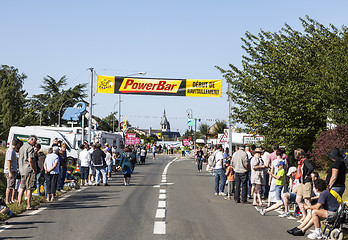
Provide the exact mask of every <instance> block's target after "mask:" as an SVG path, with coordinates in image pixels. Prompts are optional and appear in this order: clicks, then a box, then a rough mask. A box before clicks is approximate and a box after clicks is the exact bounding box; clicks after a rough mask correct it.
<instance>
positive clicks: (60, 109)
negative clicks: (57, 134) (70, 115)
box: [58, 99, 70, 127]
mask: <svg viewBox="0 0 348 240" xmlns="http://www.w3.org/2000/svg"><path fill="white" fill-rule="evenodd" d="M69 101H70V99H69V100H66V101H65V102H63V104H62V105H60V108H59V112H58V127H60V112H61V111H62V107H63V105H64V104H65V103H67V102H69Z"/></svg>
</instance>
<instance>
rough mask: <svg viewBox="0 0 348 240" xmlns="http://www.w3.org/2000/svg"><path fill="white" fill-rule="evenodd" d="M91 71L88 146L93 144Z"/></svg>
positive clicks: (91, 81)
mask: <svg viewBox="0 0 348 240" xmlns="http://www.w3.org/2000/svg"><path fill="white" fill-rule="evenodd" d="M89 70H90V71H91V78H90V81H89V106H88V107H89V110H88V111H89V118H88V144H91V140H92V135H91V133H92V116H93V115H92V106H93V70H94V69H93V68H92V67H91V68H89Z"/></svg>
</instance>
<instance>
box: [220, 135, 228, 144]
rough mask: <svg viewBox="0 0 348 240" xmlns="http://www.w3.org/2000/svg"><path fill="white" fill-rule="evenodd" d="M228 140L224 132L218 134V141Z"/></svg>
mask: <svg viewBox="0 0 348 240" xmlns="http://www.w3.org/2000/svg"><path fill="white" fill-rule="evenodd" d="M227 140H228V136H227V134H226V133H223V134H218V141H219V143H225V142H227Z"/></svg>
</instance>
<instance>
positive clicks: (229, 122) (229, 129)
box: [227, 83, 233, 156]
mask: <svg viewBox="0 0 348 240" xmlns="http://www.w3.org/2000/svg"><path fill="white" fill-rule="evenodd" d="M227 88H228V89H227V96H228V149H229V155H230V156H232V146H233V145H232V98H231V95H230V93H231V92H230V89H231V85H230V83H228V84H227Z"/></svg>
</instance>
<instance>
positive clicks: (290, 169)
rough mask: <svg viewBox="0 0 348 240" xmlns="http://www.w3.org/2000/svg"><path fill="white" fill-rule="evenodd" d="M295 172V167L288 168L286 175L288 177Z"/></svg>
mask: <svg viewBox="0 0 348 240" xmlns="http://www.w3.org/2000/svg"><path fill="white" fill-rule="evenodd" d="M294 172H296V167H290V168H289V170H288V174H286V175H287V176H290V175H291V173H294Z"/></svg>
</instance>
